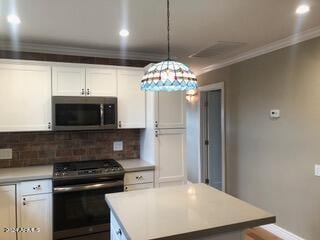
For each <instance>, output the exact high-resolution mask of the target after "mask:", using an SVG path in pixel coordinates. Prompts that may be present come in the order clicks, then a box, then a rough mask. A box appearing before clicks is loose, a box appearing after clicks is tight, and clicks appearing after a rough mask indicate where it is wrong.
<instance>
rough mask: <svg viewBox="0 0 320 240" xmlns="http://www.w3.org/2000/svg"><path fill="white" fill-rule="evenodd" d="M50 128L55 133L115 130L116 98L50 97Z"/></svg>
mask: <svg viewBox="0 0 320 240" xmlns="http://www.w3.org/2000/svg"><path fill="white" fill-rule="evenodd" d="M52 126H53V130H56V131H67V130H97V129H114V128H117V98H115V97H64V96H55V97H52Z"/></svg>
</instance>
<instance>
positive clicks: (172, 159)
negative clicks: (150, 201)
mask: <svg viewBox="0 0 320 240" xmlns="http://www.w3.org/2000/svg"><path fill="white" fill-rule="evenodd" d="M157 142H158V144H157V153H158V154H157V155H158V170H157V175H158V176H157V177H156V180H157V182H158V183H157V185H158V186H163V185H179V184H184V183H186V169H185V168H186V164H185V130H184V129H166V130H157Z"/></svg>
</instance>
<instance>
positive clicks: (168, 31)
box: [167, 0, 171, 60]
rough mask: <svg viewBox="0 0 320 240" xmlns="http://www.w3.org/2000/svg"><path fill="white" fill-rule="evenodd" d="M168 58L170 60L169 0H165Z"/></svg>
mask: <svg viewBox="0 0 320 240" xmlns="http://www.w3.org/2000/svg"><path fill="white" fill-rule="evenodd" d="M167 24H168V25H167V33H168V60H170V58H171V56H170V1H169V0H167Z"/></svg>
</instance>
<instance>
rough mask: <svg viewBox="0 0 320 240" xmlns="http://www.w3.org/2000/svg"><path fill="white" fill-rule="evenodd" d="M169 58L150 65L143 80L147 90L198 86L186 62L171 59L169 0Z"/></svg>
mask: <svg viewBox="0 0 320 240" xmlns="http://www.w3.org/2000/svg"><path fill="white" fill-rule="evenodd" d="M167 34H168V59H167V60H165V61H162V62H159V63H156V64H154V65H152V66H151V67H149V68H148V69H147V71H146V72H145V74H144V76H143V78H142V80H141V89H142V90H146V91H186V90H193V89H196V88H198V84H197V78H196V76H195V75H194V73H193V72H192V71H191V70H190V68H189V67H187V66H186V65H185V64H183V63H180V62H176V61H172V60H171V59H170V3H169V0H167Z"/></svg>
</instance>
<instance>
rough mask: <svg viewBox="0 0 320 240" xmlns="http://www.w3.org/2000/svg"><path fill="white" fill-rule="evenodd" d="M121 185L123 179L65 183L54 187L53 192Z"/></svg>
mask: <svg viewBox="0 0 320 240" xmlns="http://www.w3.org/2000/svg"><path fill="white" fill-rule="evenodd" d="M119 186H123V181H122V180H119V181H114V182H101V183H93V184H79V185H67V186H64V187H54V188H53V192H54V193H65V192H79V191H87V190H98V189H103V188H109V187H119Z"/></svg>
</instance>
